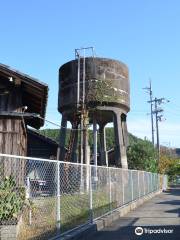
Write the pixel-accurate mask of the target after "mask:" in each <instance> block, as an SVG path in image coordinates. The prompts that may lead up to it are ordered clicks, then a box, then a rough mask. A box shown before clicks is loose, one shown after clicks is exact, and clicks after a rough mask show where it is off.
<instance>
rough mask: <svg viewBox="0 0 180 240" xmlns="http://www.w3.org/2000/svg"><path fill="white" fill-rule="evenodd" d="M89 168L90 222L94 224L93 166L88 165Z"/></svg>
mask: <svg viewBox="0 0 180 240" xmlns="http://www.w3.org/2000/svg"><path fill="white" fill-rule="evenodd" d="M86 167H87V168H89V208H90V222H91V223H93V194H92V166H91V165H86Z"/></svg>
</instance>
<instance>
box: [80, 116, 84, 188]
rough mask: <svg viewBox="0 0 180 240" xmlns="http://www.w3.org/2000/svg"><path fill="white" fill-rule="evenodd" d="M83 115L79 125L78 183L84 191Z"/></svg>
mask: <svg viewBox="0 0 180 240" xmlns="http://www.w3.org/2000/svg"><path fill="white" fill-rule="evenodd" d="M83 128H84V127H83V115H82V114H81V125H80V133H81V136H80V138H81V143H80V163H81V183H80V192H81V193H83V192H84V176H83V175H84V171H83V170H84V168H83V163H84V153H83Z"/></svg>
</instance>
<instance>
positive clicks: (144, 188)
mask: <svg viewBox="0 0 180 240" xmlns="http://www.w3.org/2000/svg"><path fill="white" fill-rule="evenodd" d="M143 187H144V195H145V194H146V191H145V180H144V171H143Z"/></svg>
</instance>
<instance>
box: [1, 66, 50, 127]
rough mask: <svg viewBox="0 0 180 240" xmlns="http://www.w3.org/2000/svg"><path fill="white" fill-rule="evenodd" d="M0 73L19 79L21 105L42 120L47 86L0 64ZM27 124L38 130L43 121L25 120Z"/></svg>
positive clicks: (44, 111) (45, 104)
mask: <svg viewBox="0 0 180 240" xmlns="http://www.w3.org/2000/svg"><path fill="white" fill-rule="evenodd" d="M0 73H1V74H4V75H5V76H7V77H12V78H14V79H16V78H17V79H20V80H21V82H22V90H23V94H22V95H23V104H24V105H26V106H28V112H30V113H37V114H40V116H41V117H42V118H45V114H46V106H47V99H48V85H47V84H45V83H42V82H40V81H39V80H38V79H36V78H33V77H31V76H29V75H27V74H24V73H21V72H19V71H18V70H15V69H12V68H11V67H9V66H7V65H4V64H0ZM27 124H28V125H30V126H32V127H35V128H40V127H41V126H43V125H44V121H43V120H42V119H38V118H34V119H31V120H27Z"/></svg>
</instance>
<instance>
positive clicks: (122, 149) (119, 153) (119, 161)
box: [114, 110, 128, 168]
mask: <svg viewBox="0 0 180 240" xmlns="http://www.w3.org/2000/svg"><path fill="white" fill-rule="evenodd" d="M114 134H115V144H116V147H115V149H114V150H115V162H116V166H117V167H122V168H128V164H127V155H126V146H125V142H124V140H123V131H122V121H121V111H118V110H117V111H115V112H114Z"/></svg>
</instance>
